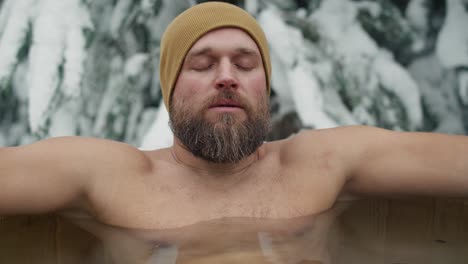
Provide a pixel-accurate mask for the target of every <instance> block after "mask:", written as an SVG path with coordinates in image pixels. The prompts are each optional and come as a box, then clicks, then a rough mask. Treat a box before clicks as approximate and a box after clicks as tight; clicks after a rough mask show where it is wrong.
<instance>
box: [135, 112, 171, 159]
mask: <svg viewBox="0 0 468 264" xmlns="http://www.w3.org/2000/svg"><path fill="white" fill-rule="evenodd" d="M172 143H173V134H172V131H171V128H170V127H169V113H168V112H167V110H166V107H165V106H160V107H159V110H158V113H157V116H156V119H155V120H154V123H153V124H152V125H151V127H150V129H149V130H148V132H146V134H145V136H144V137H143V141H142V143H141V145H140V149H141V150H152V149H160V148H167V147H170V146H171V145H172Z"/></svg>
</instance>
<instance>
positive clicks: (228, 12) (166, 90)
mask: <svg viewBox="0 0 468 264" xmlns="http://www.w3.org/2000/svg"><path fill="white" fill-rule="evenodd" d="M223 27H235V28H239V29H242V30H244V31H245V32H246V33H248V34H249V35H250V37H251V38H252V39H253V40H254V41H255V43H256V44H257V46H258V49H259V50H260V54H261V56H262V61H263V67H264V69H265V75H266V76H265V77H266V83H267V89H268V91H270V76H271V64H270V55H269V53H268V43H267V40H266V37H265V34H264V33H263V30H262V29H261V28H260V25H259V24H258V23H257V21H256V20H255V19H254V18H253V17H252V16H251V15H250V14H249V13H247V12H246V11H244V10H243V9H241V8H239V7H237V6H235V5H232V4H228V3H222V2H206V3H203V4H198V5H195V6H193V7H191V8H189V9H187V10H185V11H184V12H182V13H181V14H180V15H178V16H177V17H176V18H175V19H174V20H173V21H172V22H171V23H170V24H169V26H168V27H167V29H166V31H165V32H164V35H163V37H162V40H161V47H160V48H161V52H160V61H159V78H160V81H161V89H162V95H163V98H164V104H165V105H166V108H167V109H168V110H169V109H170V108H169V102H170V99H171V96H172V92H173V90H174V86H175V83H176V81H177V77H178V75H179V72H180V69H181V68H182V64H183V63H184V59H185V56H186V54H187V52H188V51H189V50H190V49H191V47H192V46H193V44H195V42H196V41H197V40H198V39H200V38H201V37H202V36H203V35H204V34H206V33H208V32H209V31H212V30H215V29H218V28H223Z"/></svg>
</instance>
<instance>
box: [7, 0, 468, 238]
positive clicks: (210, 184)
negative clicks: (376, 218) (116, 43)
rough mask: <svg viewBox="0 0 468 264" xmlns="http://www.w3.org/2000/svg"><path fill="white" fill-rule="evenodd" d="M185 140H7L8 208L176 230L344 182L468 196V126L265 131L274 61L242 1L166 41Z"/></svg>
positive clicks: (302, 200)
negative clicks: (272, 135)
mask: <svg viewBox="0 0 468 264" xmlns="http://www.w3.org/2000/svg"><path fill="white" fill-rule="evenodd" d="M160 77H161V86H162V91H163V96H164V102H165V105H166V107H167V108H168V109H169V113H170V120H171V121H170V122H171V127H172V129H173V132H174V145H173V146H172V147H170V148H166V149H160V150H154V151H140V150H138V149H137V148H134V147H132V146H129V145H127V144H123V143H118V142H113V141H108V140H102V139H93V138H83V137H63V138H53V139H47V140H44V141H40V142H36V143H33V144H30V145H26V146H19V147H11V148H1V149H0V214H1V215H7V214H33V213H45V212H51V211H73V212H80V213H83V214H87V215H88V216H90V217H92V218H94V219H96V220H97V221H100V222H101V223H104V224H109V225H113V226H119V227H125V228H138V229H164V228H172V227H182V226H187V225H190V224H194V223H198V222H202V221H207V220H213V219H220V218H226V217H249V218H270V219H287V218H294V217H301V216H306V215H310V214H314V213H320V212H322V211H324V210H327V209H329V208H331V207H332V206H333V204H334V203H335V201H336V200H337V198H338V197H340V196H341V195H344V194H367V195H368V194H378V195H388V194H390V195H398V194H417V195H437V196H441V195H444V196H457V197H467V196H468V138H467V137H466V136H454V135H442V134H430V133H407V132H392V131H388V130H384V129H379V128H372V127H365V126H350V127H341V128H333V129H325V130H313V131H304V132H301V133H299V134H298V135H296V136H294V137H291V138H289V139H286V140H282V141H276V142H268V143H265V142H264V140H265V136H266V134H267V132H268V128H269V121H268V120H269V114H268V109H269V106H268V100H269V97H268V96H269V91H270V80H271V66H270V58H269V53H268V45H267V40H266V38H265V35H264V33H263V32H262V30H261V28H260V26H259V25H258V24H257V22H256V21H255V19H254V18H253V17H252V16H250V15H249V14H248V13H247V12H245V11H243V10H242V9H240V8H238V7H235V6H233V5H230V4H223V3H212V2H211V3H205V4H200V5H197V6H195V7H193V8H191V9H189V10H187V11H185V12H184V13H182V14H181V15H179V16H178V17H177V18H176V19H175V20H174V21H173V22H172V23H171V24H170V25H169V27H168V29H167V30H166V32H165V34H164V37H163V39H162V43H161V60H160Z"/></svg>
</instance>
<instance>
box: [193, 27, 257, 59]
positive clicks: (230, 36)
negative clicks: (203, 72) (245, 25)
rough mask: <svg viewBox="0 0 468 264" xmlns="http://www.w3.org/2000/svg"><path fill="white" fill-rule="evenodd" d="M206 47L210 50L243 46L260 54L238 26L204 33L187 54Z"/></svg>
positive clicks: (253, 42) (252, 41)
mask: <svg viewBox="0 0 468 264" xmlns="http://www.w3.org/2000/svg"><path fill="white" fill-rule="evenodd" d="M207 48H209V49H212V50H218V49H219V50H224V49H227V50H230V49H235V50H238V49H242V48H245V49H248V50H252V51H254V52H256V53H258V54H260V51H259V49H258V47H257V44H256V43H255V41H254V40H253V39H252V38H251V37H250V35H249V34H247V33H246V32H245V31H243V30H241V29H238V28H219V29H215V30H212V31H210V32H208V33H206V34H205V35H203V36H202V37H201V38H200V39H198V40H197V41H196V42H195V44H194V45H193V46H192V48H191V49H190V50H189V52H188V54H190V53H194V52H197V51H200V50H203V49H207Z"/></svg>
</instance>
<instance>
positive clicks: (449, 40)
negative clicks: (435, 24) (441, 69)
mask: <svg viewBox="0 0 468 264" xmlns="http://www.w3.org/2000/svg"><path fill="white" fill-rule="evenodd" d="M467 25H468V12H467V11H465V6H464V0H449V1H447V16H446V19H445V23H444V25H443V26H442V29H441V30H440V33H439V36H438V39H437V46H436V53H437V56H438V57H439V59H440V61H441V62H442V64H443V65H444V66H445V67H447V68H455V67H460V66H465V67H467V66H468V30H467V28H466V27H467Z"/></svg>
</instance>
